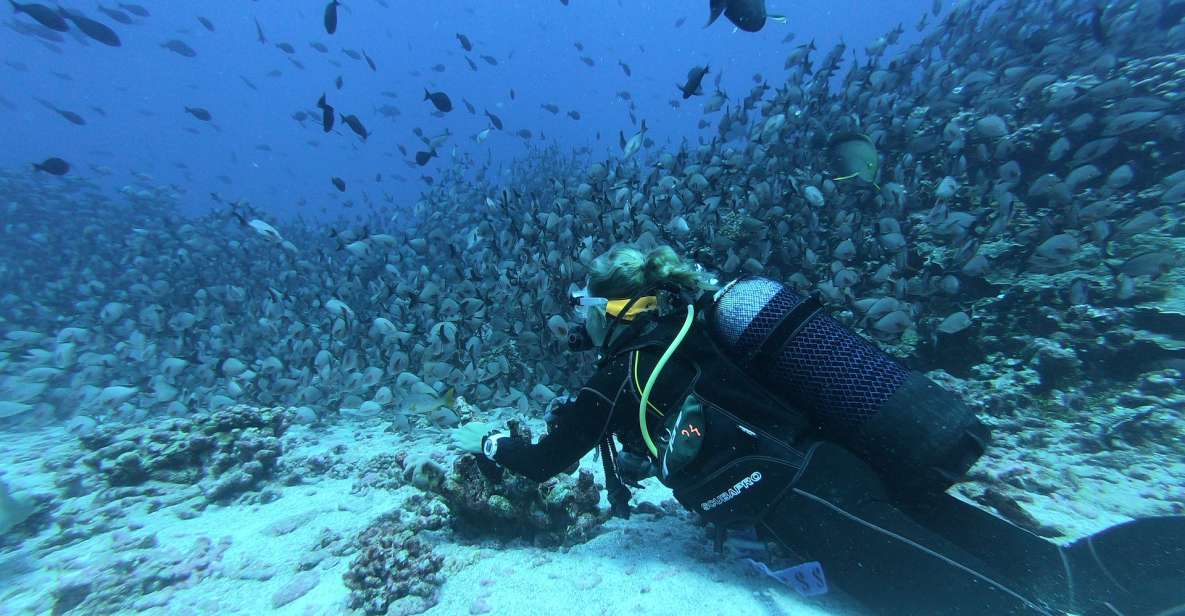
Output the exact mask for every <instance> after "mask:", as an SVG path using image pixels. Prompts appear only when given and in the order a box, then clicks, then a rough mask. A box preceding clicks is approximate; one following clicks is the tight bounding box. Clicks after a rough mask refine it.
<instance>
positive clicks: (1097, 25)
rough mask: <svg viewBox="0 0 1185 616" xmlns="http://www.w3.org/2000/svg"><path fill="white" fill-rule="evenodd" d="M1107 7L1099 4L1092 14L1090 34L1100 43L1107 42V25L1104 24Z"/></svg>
mask: <svg viewBox="0 0 1185 616" xmlns="http://www.w3.org/2000/svg"><path fill="white" fill-rule="evenodd" d="M1104 10H1106V7H1104V6H1103V5H1098V6H1096V7H1094V10H1093V11H1092V12H1091V14H1090V34H1091V36H1093V37H1094V40H1095V41H1097V42H1099V43H1106V42H1107V27H1106V26H1105V25H1103V11H1104Z"/></svg>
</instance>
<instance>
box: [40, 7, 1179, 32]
mask: <svg viewBox="0 0 1185 616" xmlns="http://www.w3.org/2000/svg"><path fill="white" fill-rule="evenodd" d="M1182 17H1185V2H1182V1H1173V0H1165V1H1164V4H1162V5H1161V7H1160V17H1159V18H1157V20H1156V26H1157V27H1158V28H1160V29H1161V30H1169V29H1172V27H1173V26H1175V25H1177V24H1178V23H1181V18H1182ZM35 19H36V18H35ZM38 21H40V20H38Z"/></svg>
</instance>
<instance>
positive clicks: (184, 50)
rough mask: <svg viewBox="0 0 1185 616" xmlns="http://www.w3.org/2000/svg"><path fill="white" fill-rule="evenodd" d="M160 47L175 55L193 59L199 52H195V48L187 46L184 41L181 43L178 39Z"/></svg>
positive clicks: (170, 40) (166, 42)
mask: <svg viewBox="0 0 1185 616" xmlns="http://www.w3.org/2000/svg"><path fill="white" fill-rule="evenodd" d="M160 46H161V47H164V48H165V49H168V50H169V51H172V52H174V53H177V54H180V55H183V56H185V57H186V58H192V57H194V56H196V55H197V52H196V51H194V50H193V47H190V46H189V45H186V44H185V42H184V41H179V40H177V39H169V40H168V41H165V42H164V43H161V44H160Z"/></svg>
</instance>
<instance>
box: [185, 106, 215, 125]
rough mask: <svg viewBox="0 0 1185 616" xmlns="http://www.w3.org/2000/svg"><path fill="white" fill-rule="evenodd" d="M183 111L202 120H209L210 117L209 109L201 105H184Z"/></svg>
mask: <svg viewBox="0 0 1185 616" xmlns="http://www.w3.org/2000/svg"><path fill="white" fill-rule="evenodd" d="M185 112H186V113H188V114H189V115H191V116H193V117H195V118H197V119H199V120H201V121H203V122H209V121H210V118H211V117H212V116H210V112H209V111H206V110H205V109H203V108H201V107H186V108H185Z"/></svg>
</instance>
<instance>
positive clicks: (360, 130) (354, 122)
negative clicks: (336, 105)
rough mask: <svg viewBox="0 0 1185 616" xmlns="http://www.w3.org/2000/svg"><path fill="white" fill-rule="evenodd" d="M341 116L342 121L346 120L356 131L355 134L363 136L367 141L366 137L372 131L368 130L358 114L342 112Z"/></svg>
mask: <svg viewBox="0 0 1185 616" xmlns="http://www.w3.org/2000/svg"><path fill="white" fill-rule="evenodd" d="M341 116H342V122H345V123H346V126H349V127H350V130H352V131H354V134H355V135H358V136H359V137H362V140H363V141H366V138H367V137H369V136H370V133H369V132H368V131H367V130H366V127H365V126H363V125H362V121H361V120H359V119H358V116H356V115H346V114H344V113H343V114H341Z"/></svg>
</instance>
